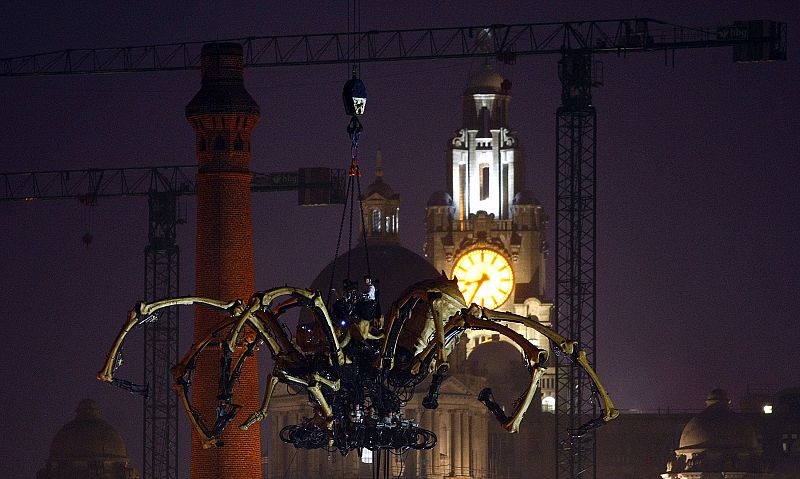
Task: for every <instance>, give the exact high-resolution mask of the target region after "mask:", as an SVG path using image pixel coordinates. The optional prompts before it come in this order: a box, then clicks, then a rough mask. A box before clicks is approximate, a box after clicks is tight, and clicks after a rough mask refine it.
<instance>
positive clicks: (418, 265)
mask: <svg viewBox="0 0 800 479" xmlns="http://www.w3.org/2000/svg"><path fill="white" fill-rule="evenodd" d="M349 253H350V278H349V279H350V280H353V281H358V282H359V284H360V283H361V279H362V278H363V276H364V275H365V274H367V260H366V257H365V255H364V245H363V243H361V244H359V245H358V246H356V247H355V248H353V249H352V250H350V252H349ZM347 254H348V253H344V254H342V255H341V256H339V257H338V258H337V259H336V277H335V278H334V280H333V288H334V289H336V291H337V292H341V290H340V288H341V287H342V282H343V280H345V279H347ZM369 265H370V272H371V274H372V277H373V278H375V279H376V280H377V281H378V284H377V286H378V297H379V300H380V304H381V308H382V310H383V311H384V313H385V312H387V311H388V310H389V309H388V308H389V306H390V305H391V304H392V302H393V301H394V300H396V299H397V298H398V297H399V295H400V293H402V292H403V290H405V289H406V288H407V287H409V286H411V285H412V284H414V283H416V282H418V281H421V280H423V279H430V278H435V277H437V276H439V274H440V273H439V272H438V271H436V269H434V267H433V266H431V264H430V263H428V261H427V260H425V258H423V257H422V256H420V255H418V254H417V253H415V252H413V251H411V250H409V249H407V248H404V247H402V246H400V245H399V244H377V245H372V244H370V245H369ZM332 269H333V262H331V263H329V264H328V265H327V266H325V268H324V269H323V270H322V272H321V273H319V275H317V277H316V279H314V281H313V282H312V283H311V290H312V291H320V292H321V293H322V297H323V298H327V294H328V287H329V286H330V281H331V271H332ZM304 313H305V312H304ZM302 317H303V318H306V317H309V318H310V316H306V314H302Z"/></svg>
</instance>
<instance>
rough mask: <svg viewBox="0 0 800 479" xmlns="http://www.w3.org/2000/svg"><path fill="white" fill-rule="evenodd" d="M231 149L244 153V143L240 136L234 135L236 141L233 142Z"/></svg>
mask: <svg viewBox="0 0 800 479" xmlns="http://www.w3.org/2000/svg"><path fill="white" fill-rule="evenodd" d="M233 149H234V150H236V151H244V142H243V141H242V137H241V135H236V140H235V141H234V142H233Z"/></svg>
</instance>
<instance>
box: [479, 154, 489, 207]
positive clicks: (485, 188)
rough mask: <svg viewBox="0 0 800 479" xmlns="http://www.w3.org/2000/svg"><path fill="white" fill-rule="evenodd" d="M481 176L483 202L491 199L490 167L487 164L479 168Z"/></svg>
mask: <svg viewBox="0 0 800 479" xmlns="http://www.w3.org/2000/svg"><path fill="white" fill-rule="evenodd" d="M479 168H480V171H481V174H480V179H481V185H480V186H481V201H483V200H485V199H486V198H488V197H489V165H487V164H486V163H484V164H482V165H480V166H479Z"/></svg>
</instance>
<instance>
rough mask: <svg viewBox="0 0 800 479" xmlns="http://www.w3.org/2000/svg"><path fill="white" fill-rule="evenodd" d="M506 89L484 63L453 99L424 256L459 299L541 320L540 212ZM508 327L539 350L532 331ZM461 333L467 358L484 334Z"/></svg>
mask: <svg viewBox="0 0 800 479" xmlns="http://www.w3.org/2000/svg"><path fill="white" fill-rule="evenodd" d="M510 86H511V84H510V82H508V81H507V80H504V79H503V77H501V76H500V75H499V74H497V73H496V72H495V71H493V70H492V68H491V67H490V66H489V65H488V64H487V65H485V66H484V68H483V69H482V70H481V71H480V72H479V73H478V74H477V75H475V76H474V77H473V78H472V79H471V80H470V82H469V84H468V86H467V89H466V90H465V91H464V94H463V95H462V97H461V100H462V106H463V121H462V125H461V128H459V129H458V131H457V132H456V134H455V135H454V137H453V138H452V139H451V140H450V143H449V146H448V150H447V154H446V158H445V162H446V172H447V190H446V191H437V192H435V193H434V194H433V195H432V196H431V198H430V200H429V201H428V205H427V208H426V218H425V224H426V230H427V233H426V239H425V257H426V258H427V259H428V261H430V262H431V264H433V266H434V267H435V268H436V269H437V270H439V271H444V272H445V273H446V274H448V275H450V276H451V277H453V276H455V277H457V278H458V279H459V285H460V286H461V289H462V292H463V293H464V298H465V299H466V300H467V302H474V303H477V304H479V305H481V306H484V307H487V308H491V309H501V310H505V311H511V312H513V313H516V314H519V315H523V316H531V317H534V318H535V319H537V320H539V321H541V322H543V323H545V324H548V323H549V322H550V309H551V307H552V303H551V301H550V300H548V299H547V298H546V295H545V259H546V257H547V242H546V239H545V226H546V224H547V216H546V215H545V214H544V211H543V210H542V207H541V205H540V204H539V202H538V201H537V200H536V198H535V196H534V195H533V193H531V192H530V191H527V190H525V188H524V187H525V185H524V179H525V174H524V173H525V163H524V156H523V151H522V148H521V147H520V144H519V140H518V139H517V136H516V132H514V131H513V130H511V129H510V127H509V105H510V102H511V96H510V95H509V90H510ZM511 327H512V329H514V330H516V331H517V332H519V333H521V334H522V335H523V336H525V337H526V338H528V339H529V340H530V341H532V342H533V343H534V344H537V345H538V346H539V347H540V348H542V349H545V348H546V347H547V343H546V341H547V340H546V339H545V338H543V337H540V335H539V334H538V333H536V332H535V331H533V330H530V329H528V328H525V327H522V326H517V325H511ZM466 335H467V337H468V339H469V342H468V344H467V354H468V355H469V354H470V353H471V352H472V350H473V349H474V348H475V347H476V346H477V345H478V344H480V343H482V342H483V341H486V340H487V339H491V338H490V337H489V335H487V334H486V333H485V332H482V331H467V333H466ZM554 387H555V384H554V381H553V376H552V375H551V374H548V375H546V376H545V378H544V379H543V380H542V391H543V395H544V398H545V399H544V401H545V403H546V404H545V406H546V407H550V406H551V405H554V404H555V402H554V399H553V398H554V397H555V396H554Z"/></svg>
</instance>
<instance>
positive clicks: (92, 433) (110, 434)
mask: <svg viewBox="0 0 800 479" xmlns="http://www.w3.org/2000/svg"><path fill="white" fill-rule="evenodd" d="M90 459H91V460H114V459H117V460H120V461H124V462H126V463H127V462H128V451H127V449H126V448H125V443H124V442H123V440H122V437H121V436H120V435H119V433H118V432H117V430H116V429H114V427H113V426H111V424H109V423H107V422H106V421H105V420H104V419H103V418H101V417H100V408H99V407H98V406H97V404H96V403H95V402H94V401H92V400H91V399H84V400H82V401H81V402H80V403H79V404H78V409H77V410H76V415H75V419H73V420H72V421H70V422H68V423H67V424H65V425H64V426H63V427H62V428H61V429H60V430H59V431H58V433H56V436H55V437H54V438H53V442H52V444H51V445H50V461H80V460H84V461H85V460H90Z"/></svg>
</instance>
